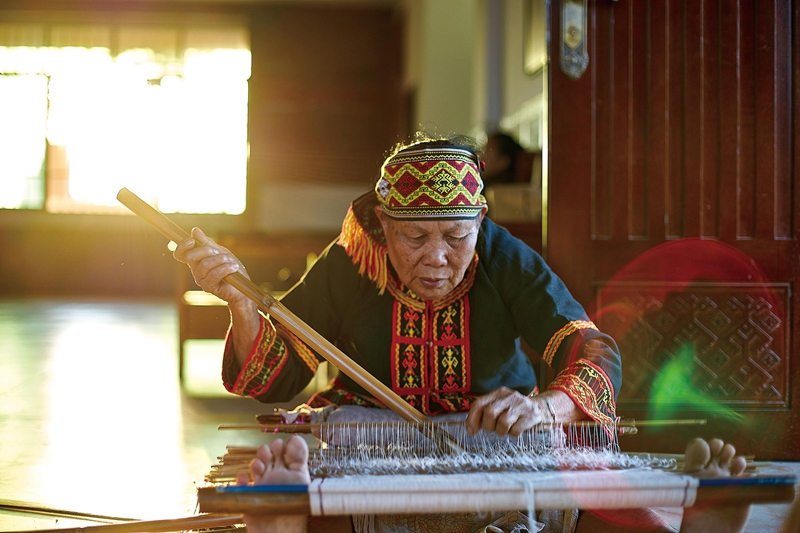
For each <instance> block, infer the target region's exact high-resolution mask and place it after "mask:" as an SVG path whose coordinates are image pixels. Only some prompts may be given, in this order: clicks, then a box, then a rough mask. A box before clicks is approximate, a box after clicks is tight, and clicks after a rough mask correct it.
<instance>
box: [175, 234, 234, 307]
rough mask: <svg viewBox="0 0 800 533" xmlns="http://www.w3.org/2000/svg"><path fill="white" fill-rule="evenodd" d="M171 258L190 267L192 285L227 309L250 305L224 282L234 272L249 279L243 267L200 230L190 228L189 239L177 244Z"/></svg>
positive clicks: (226, 250) (227, 251) (228, 251)
mask: <svg viewBox="0 0 800 533" xmlns="http://www.w3.org/2000/svg"><path fill="white" fill-rule="evenodd" d="M172 255H173V257H175V259H177V260H178V261H180V262H181V263H186V264H187V265H188V266H189V269H190V270H191V271H192V276H193V277H194V281H195V283H197V285H198V286H199V287H200V288H201V289H203V290H204V291H206V292H210V293H211V294H213V295H214V296H216V297H218V298H220V299H222V300H225V301H226V302H228V305H229V306H237V305H243V304H245V302H247V303H249V302H250V300H249V299H248V298H247V297H246V296H245V295H244V294H242V293H241V292H240V291H239V290H238V289H235V288H234V287H233V286H232V285H231V284H229V283H228V282H226V281H225V277H226V276H229V275H230V274H233V273H234V272H241V273H242V275H244V276H245V277H246V278H248V279H250V276H248V275H247V270H245V268H244V265H243V264H242V263H241V261H239V259H237V258H236V256H235V255H233V254H232V253H231V252H230V250H228V249H227V248H225V247H223V246H220V245H219V244H217V243H215V242H214V241H213V240H211V238H210V237H208V236H207V235H206V234H205V233H203V231H202V230H201V229H200V228H193V229H192V236H191V237H189V238H188V239H186V240H184V241H183V242H180V243H178V247H177V248H176V249H175V251H174V252H173V253H172Z"/></svg>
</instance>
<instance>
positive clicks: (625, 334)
mask: <svg viewBox="0 0 800 533" xmlns="http://www.w3.org/2000/svg"><path fill="white" fill-rule="evenodd" d="M788 298H789V285H788V284H785V283H772V284H767V285H763V284H758V285H756V284H747V283H725V284H710V283H693V284H691V285H688V286H687V285H685V284H683V285H680V284H662V283H619V284H617V285H615V286H614V287H612V288H607V289H605V290H603V291H602V292H601V302H600V304H601V306H602V308H603V309H611V311H609V312H606V313H603V314H602V318H601V319H599V320H598V322H599V324H598V325H599V326H600V327H601V329H602V330H603V331H607V332H608V333H610V334H611V335H613V336H614V337H615V338H616V339H617V342H618V343H619V347H620V351H621V353H622V357H623V359H622V361H623V365H622V368H623V386H622V390H621V391H620V392H619V397H618V406H619V410H620V412H624V411H625V409H626V408H627V409H642V408H646V407H647V406H648V404H650V403H651V402H652V401H653V398H654V396H655V391H654V389H655V388H656V387H657V386H658V384H659V383H660V382H659V378H660V377H661V378H663V377H664V376H665V375H670V376H672V384H671V385H670V386H671V387H673V389H672V391H671V392H672V393H674V395H670V396H669V397H663V396H661V397H660V398H659V400H658V401H659V402H660V403H661V404H662V405H663V404H664V403H674V404H675V405H676V406H678V405H680V406H681V407H684V408H689V409H691V408H692V405H690V404H691V401H687V400H686V398H687V397H688V398H691V397H692V393H699V394H701V395H702V396H703V397H704V398H707V399H709V400H711V401H712V402H716V403H718V404H720V405H725V406H728V407H735V408H736V409H737V410H742V409H757V408H760V409H776V408H783V409H785V408H787V407H788V406H789V382H788V379H789V374H790V368H789V367H790V363H789V362H790V357H789V353H788V347H789V342H788V334H789V320H788V317H787V312H788V311H787V310H788ZM670 369H671V370H670ZM676 387H677V389H680V390H676ZM683 389H688V390H683ZM687 393H688V394H687ZM695 407H697V406H695Z"/></svg>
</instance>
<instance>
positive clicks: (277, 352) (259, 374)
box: [227, 316, 289, 397]
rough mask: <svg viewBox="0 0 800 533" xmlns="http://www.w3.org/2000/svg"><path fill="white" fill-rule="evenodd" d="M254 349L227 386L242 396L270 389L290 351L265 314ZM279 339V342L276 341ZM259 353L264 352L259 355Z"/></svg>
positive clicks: (261, 320)
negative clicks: (233, 380)
mask: <svg viewBox="0 0 800 533" xmlns="http://www.w3.org/2000/svg"><path fill="white" fill-rule="evenodd" d="M260 322H261V323H260V326H259V331H258V337H257V338H256V342H255V343H253V350H252V351H251V352H250V354H249V355H248V356H247V360H246V361H245V364H244V365H243V366H242V369H241V370H240V371H239V375H238V376H237V378H236V382H235V383H233V385H232V386H230V387H227V388H228V390H229V391H230V392H232V393H233V394H238V395H240V396H251V397H256V396H260V395H261V394H263V393H264V392H266V391H267V389H269V386H270V385H271V384H272V382H273V381H274V380H275V378H276V377H277V375H278V373H279V372H280V370H281V368H283V365H285V364H286V360H287V358H288V355H289V354H288V352H287V351H286V345H285V344H284V343H283V342H282V341H279V340H278V338H277V335H276V331H275V328H274V327H273V326H272V323H271V322H269V321H268V320H266V319H265V318H264V317H263V316H262V317H260ZM276 341H278V342H276ZM257 354H264V355H263V357H258V356H257Z"/></svg>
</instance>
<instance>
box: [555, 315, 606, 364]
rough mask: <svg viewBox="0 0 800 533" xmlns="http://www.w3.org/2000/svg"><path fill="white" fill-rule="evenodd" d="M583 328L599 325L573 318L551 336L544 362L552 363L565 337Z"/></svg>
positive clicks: (592, 327)
mask: <svg viewBox="0 0 800 533" xmlns="http://www.w3.org/2000/svg"><path fill="white" fill-rule="evenodd" d="M581 329H594V330H596V329H597V326H595V325H594V323H593V322H590V321H588V320H573V321H572V322H568V323H567V325H565V326H564V327H562V328H561V329H559V330H558V331H556V332H555V334H554V335H553V336H552V337H550V341H549V342H548V343H547V346H546V347H545V349H544V352H543V353H542V359H544V362H545V363H547V364H548V365H552V364H553V358H554V357H555V355H556V352H557V351H558V348H559V346H561V343H562V342H564V339H566V338H567V337H569V336H570V335H572V334H573V333H575V332H576V331H579V330H581Z"/></svg>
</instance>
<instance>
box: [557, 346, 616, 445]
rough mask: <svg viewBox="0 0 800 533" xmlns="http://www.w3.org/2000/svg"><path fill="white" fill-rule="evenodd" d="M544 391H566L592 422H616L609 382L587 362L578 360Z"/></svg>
mask: <svg viewBox="0 0 800 533" xmlns="http://www.w3.org/2000/svg"><path fill="white" fill-rule="evenodd" d="M547 388H548V389H556V390H560V391H563V392H565V393H566V394H567V395H568V396H569V397H570V398H572V401H574V402H575V404H576V405H577V406H578V407H580V408H581V410H582V411H583V412H584V413H586V414H587V415H589V417H590V418H591V419H592V420H594V421H595V422H600V423H603V424H610V423H611V422H614V421H615V420H616V419H617V414H616V413H617V405H616V403H615V402H614V387H613V386H612V385H611V380H610V379H608V376H607V375H606V373H605V372H603V370H602V369H601V368H600V367H598V366H597V365H595V364H593V363H592V362H591V361H589V360H588V359H578V360H577V361H576V362H575V363H573V364H571V365H570V366H568V367H567V368H565V369H564V370H562V371H561V372H559V373H558V375H557V376H556V378H555V379H554V380H553V382H552V383H551V384H550V386H549V387H547ZM609 431H610V430H607V433H608V432H609ZM609 436H611V435H610V433H609Z"/></svg>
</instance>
